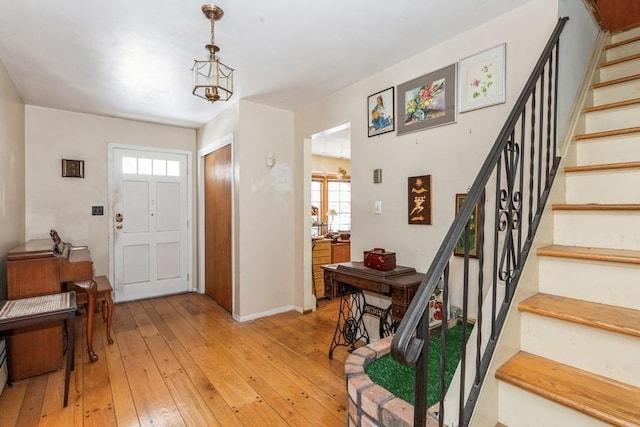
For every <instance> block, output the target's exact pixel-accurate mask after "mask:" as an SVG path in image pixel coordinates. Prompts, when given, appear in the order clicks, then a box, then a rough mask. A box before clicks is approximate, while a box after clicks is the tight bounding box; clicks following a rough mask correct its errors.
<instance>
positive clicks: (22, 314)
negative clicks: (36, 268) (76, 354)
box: [0, 291, 77, 407]
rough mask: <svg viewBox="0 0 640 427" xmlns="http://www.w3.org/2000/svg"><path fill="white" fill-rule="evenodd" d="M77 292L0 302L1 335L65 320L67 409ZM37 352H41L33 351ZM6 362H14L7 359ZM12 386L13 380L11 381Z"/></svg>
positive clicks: (72, 365)
mask: <svg viewBox="0 0 640 427" xmlns="http://www.w3.org/2000/svg"><path fill="white" fill-rule="evenodd" d="M76 310H77V305H76V293H75V292H73V291H72V292H65V293H62V294H51V295H43V296H39V297H32V298H22V299H15V300H9V301H4V302H2V303H0V332H2V331H11V330H14V329H20V328H26V327H27V326H33V325H38V324H40V323H46V322H51V321H55V320H64V323H65V325H66V327H67V368H66V371H65V374H64V406H65V407H66V406H67V403H68V401H69V376H70V375H71V371H73V368H74V361H73V349H74V342H73V338H74V324H75V319H76ZM30 351H38V349H35V348H34V349H30ZM7 363H11V360H10V359H7ZM9 381H10V382H9V384H11V378H9Z"/></svg>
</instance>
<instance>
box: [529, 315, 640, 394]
mask: <svg viewBox="0 0 640 427" xmlns="http://www.w3.org/2000/svg"><path fill="white" fill-rule="evenodd" d="M521 314H522V315H521V318H520V331H521V336H520V348H521V350H523V351H526V352H529V353H532V354H536V355H538V356H542V357H544V358H547V359H551V360H555V361H556V362H560V363H564V364H565V365H570V366H573V367H575V368H578V369H582V370H584V371H589V372H592V373H594V374H598V375H602V376H605V377H608V378H612V379H614V380H617V381H621V382H623V383H627V384H632V385H634V386H636V387H637V386H640V369H638V360H640V345H638V338H637V337H633V336H630V335H625V334H620V333H613V332H609V331H604V330H602V329H599V328H595V327H589V326H585V325H580V324H577V323H573V322H567V321H564V320H558V319H553V318H550V317H546V316H539V315H536V314H532V313H526V312H523V313H521ZM597 317H598V313H593V318H597Z"/></svg>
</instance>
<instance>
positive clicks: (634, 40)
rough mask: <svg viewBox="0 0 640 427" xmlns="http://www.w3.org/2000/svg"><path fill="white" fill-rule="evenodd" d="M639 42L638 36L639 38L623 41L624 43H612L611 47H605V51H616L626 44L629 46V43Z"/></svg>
mask: <svg viewBox="0 0 640 427" xmlns="http://www.w3.org/2000/svg"><path fill="white" fill-rule="evenodd" d="M639 40H640V36H637V37H631V38H629V39H626V40H622V41H619V42H617V43H611V44H609V45H607V46H605V47H604V49H605V50H607V49H614V48H616V47H620V46H624V45H625V44H629V43H633V42H637V41H639Z"/></svg>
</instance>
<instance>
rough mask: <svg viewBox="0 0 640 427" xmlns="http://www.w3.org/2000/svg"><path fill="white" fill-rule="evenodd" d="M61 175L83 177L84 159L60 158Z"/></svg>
mask: <svg viewBox="0 0 640 427" xmlns="http://www.w3.org/2000/svg"><path fill="white" fill-rule="evenodd" d="M62 176H63V177H65V178H84V160H69V159H62Z"/></svg>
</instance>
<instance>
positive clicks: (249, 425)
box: [237, 400, 288, 427]
mask: <svg viewBox="0 0 640 427" xmlns="http://www.w3.org/2000/svg"><path fill="white" fill-rule="evenodd" d="M237 415H238V418H240V421H241V422H242V425H243V426H245V427H265V426H269V427H277V426H287V425H288V424H287V423H286V422H285V421H284V420H283V419H282V418H280V416H279V415H278V414H277V413H276V412H275V411H274V410H273V409H271V407H269V405H266V404H264V403H263V402H262V401H261V400H260V401H256V402H252V403H249V404H247V405H244V406H243V407H242V408H239V409H238V410H237Z"/></svg>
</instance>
